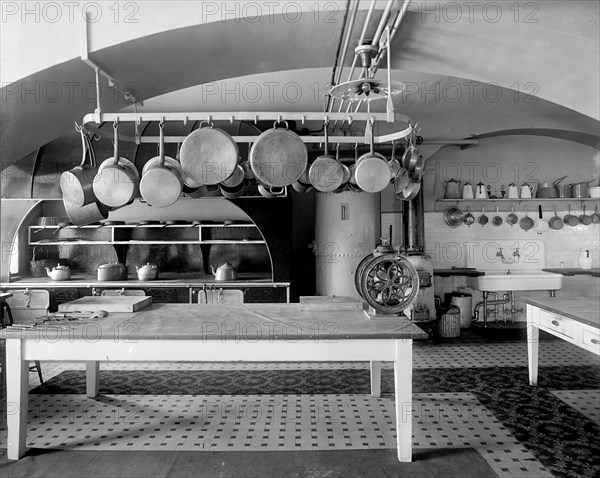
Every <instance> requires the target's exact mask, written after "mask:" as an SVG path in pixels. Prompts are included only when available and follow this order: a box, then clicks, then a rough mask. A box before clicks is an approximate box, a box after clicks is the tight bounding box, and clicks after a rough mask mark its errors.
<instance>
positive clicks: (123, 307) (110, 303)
mask: <svg viewBox="0 0 600 478" xmlns="http://www.w3.org/2000/svg"><path fill="white" fill-rule="evenodd" d="M151 303H152V297H150V296H149V295H141V296H140V295H138V296H103V297H95V296H93V297H81V298H80V299H75V300H72V301H71V302H65V303H64V304H59V305H58V311H59V312H73V311H75V310H105V311H107V312H135V311H137V310H140V309H143V308H144V307H146V306H147V305H150V304H151Z"/></svg>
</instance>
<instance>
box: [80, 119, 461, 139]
mask: <svg viewBox="0 0 600 478" xmlns="http://www.w3.org/2000/svg"><path fill="white" fill-rule="evenodd" d="M120 121H122V120H120ZM86 129H88V130H89V131H90V132H93V133H95V134H98V135H100V136H102V135H105V134H106V135H108V134H112V132H110V133H109V132H108V131H104V130H101V129H99V128H98V127H96V126H90V125H88V126H86ZM412 131H413V130H412V127H411V126H408V127H407V128H404V129H403V130H401V131H396V132H394V133H390V134H386V135H383V136H374V137H373V140H374V143H376V144H381V143H387V142H390V141H397V140H401V139H405V138H406V137H408V136H409V135H410V134H411V133H412ZM185 138H186V136H165V137H164V141H165V143H183V141H184V140H185ZM232 138H233V140H234V141H235V142H236V143H254V142H255V141H256V140H257V139H258V135H252V136H232ZM299 138H300V139H301V140H302V141H303V142H305V143H307V144H310V143H323V142H325V136H299ZM159 139H160V137H159V136H140V137H139V138H136V137H135V136H125V135H121V134H119V140H120V141H124V142H130V143H135V142H136V141H139V143H158V141H159ZM328 141H329V142H331V143H340V144H357V143H364V144H369V137H368V136H367V135H365V136H329V138H328ZM448 142H449V143H452V141H448ZM139 143H138V144H139ZM469 144H471V143H469Z"/></svg>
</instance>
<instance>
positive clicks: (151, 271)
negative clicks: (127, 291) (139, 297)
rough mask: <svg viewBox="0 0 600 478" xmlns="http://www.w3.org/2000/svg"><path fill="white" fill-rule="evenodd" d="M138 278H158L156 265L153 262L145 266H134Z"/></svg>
mask: <svg viewBox="0 0 600 478" xmlns="http://www.w3.org/2000/svg"><path fill="white" fill-rule="evenodd" d="M135 270H136V271H137V277H138V280H154V279H157V278H158V267H157V266H155V265H154V264H150V263H147V264H146V265H145V266H142V267H138V266H135Z"/></svg>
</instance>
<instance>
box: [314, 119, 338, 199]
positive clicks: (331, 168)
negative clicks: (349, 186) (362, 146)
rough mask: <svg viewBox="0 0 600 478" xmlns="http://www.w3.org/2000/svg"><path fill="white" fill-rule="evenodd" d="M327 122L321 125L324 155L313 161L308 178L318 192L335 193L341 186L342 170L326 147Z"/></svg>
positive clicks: (327, 138)
mask: <svg viewBox="0 0 600 478" xmlns="http://www.w3.org/2000/svg"><path fill="white" fill-rule="evenodd" d="M328 123H329V122H328V121H325V123H324V124H323V131H324V134H325V146H324V150H325V151H324V153H323V154H322V155H321V156H319V157H318V158H317V159H315V160H314V161H313V163H312V164H311V166H310V168H309V170H308V177H309V179H310V183H311V184H312V185H313V187H314V188H315V189H316V190H317V191H320V192H323V193H330V192H332V191H335V190H336V189H338V188H339V187H340V186H341V185H342V181H343V180H344V170H343V168H342V163H340V161H339V160H338V159H337V158H335V157H333V156H332V155H330V154H329V152H328V150H327V145H328V141H329V136H328V132H327V129H328V126H329V124H328Z"/></svg>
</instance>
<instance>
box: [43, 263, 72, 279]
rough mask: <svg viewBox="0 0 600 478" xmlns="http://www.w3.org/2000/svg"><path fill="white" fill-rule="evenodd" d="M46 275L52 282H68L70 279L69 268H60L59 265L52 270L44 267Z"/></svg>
mask: <svg viewBox="0 0 600 478" xmlns="http://www.w3.org/2000/svg"><path fill="white" fill-rule="evenodd" d="M46 273H47V274H48V277H50V279H52V280H69V279H70V278H71V269H69V266H61V265H60V264H58V265H57V266H56V267H53V268H52V269H50V268H49V267H46Z"/></svg>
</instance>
